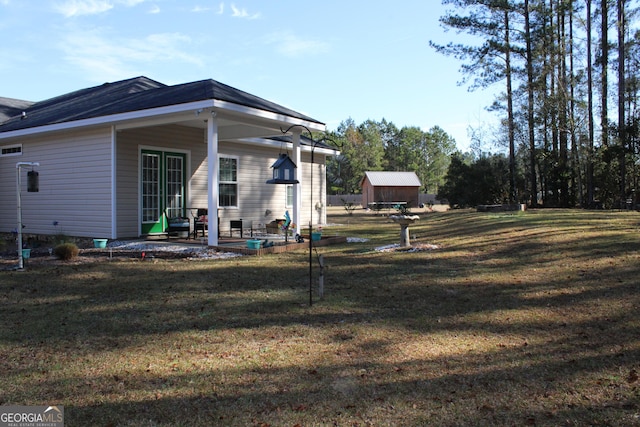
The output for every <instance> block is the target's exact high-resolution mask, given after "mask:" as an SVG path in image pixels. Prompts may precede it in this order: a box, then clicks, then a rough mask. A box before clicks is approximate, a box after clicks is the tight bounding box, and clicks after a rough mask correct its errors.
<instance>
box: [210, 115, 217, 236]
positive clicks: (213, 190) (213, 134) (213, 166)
mask: <svg viewBox="0 0 640 427" xmlns="http://www.w3.org/2000/svg"><path fill="white" fill-rule="evenodd" d="M207 162H208V167H207V188H208V191H207V212H208V221H209V224H208V228H209V235H208V242H207V244H208V245H209V246H218V232H219V230H218V188H219V183H218V120H217V119H216V112H215V111H212V112H211V117H210V118H209V119H207Z"/></svg>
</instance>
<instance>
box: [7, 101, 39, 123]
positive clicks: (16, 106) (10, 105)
mask: <svg viewBox="0 0 640 427" xmlns="http://www.w3.org/2000/svg"><path fill="white" fill-rule="evenodd" d="M31 105H33V102H31V101H23V100H21V99H13V98H3V97H0V123H2V122H3V121H5V120H8V119H9V118H10V117H13V116H20V115H22V112H23V111H24V110H26V109H27V108H29V107H30V106H31Z"/></svg>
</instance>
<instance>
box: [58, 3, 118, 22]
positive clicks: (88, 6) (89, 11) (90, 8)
mask: <svg viewBox="0 0 640 427" xmlns="http://www.w3.org/2000/svg"><path fill="white" fill-rule="evenodd" d="M54 8H55V9H56V11H57V12H58V13H61V14H62V15H64V16H66V17H67V18H71V17H73V16H80V15H95V14H97V13H103V12H106V11H108V10H110V9H112V8H113V3H111V2H110V1H108V0H67V1H65V2H62V3H56V4H55V5H54Z"/></svg>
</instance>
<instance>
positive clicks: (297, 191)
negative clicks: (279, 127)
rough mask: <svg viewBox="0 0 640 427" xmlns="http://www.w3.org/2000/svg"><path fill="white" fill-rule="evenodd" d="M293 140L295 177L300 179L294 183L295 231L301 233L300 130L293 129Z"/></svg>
mask: <svg viewBox="0 0 640 427" xmlns="http://www.w3.org/2000/svg"><path fill="white" fill-rule="evenodd" d="M291 141H292V142H293V148H292V155H293V158H292V159H291V160H292V161H293V163H295V165H296V166H297V168H296V169H294V173H295V176H294V179H297V180H298V183H297V184H294V185H293V217H292V218H293V219H292V221H293V223H294V224H295V225H296V230H295V233H297V234H301V231H302V227H301V225H302V222H301V220H302V218H301V212H302V191H301V187H302V169H301V168H302V164H301V163H300V132H297V131H295V130H294V131H293V133H292V135H291Z"/></svg>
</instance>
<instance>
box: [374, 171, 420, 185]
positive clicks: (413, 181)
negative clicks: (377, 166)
mask: <svg viewBox="0 0 640 427" xmlns="http://www.w3.org/2000/svg"><path fill="white" fill-rule="evenodd" d="M365 179H368V180H369V182H370V183H371V185H372V186H374V187H420V186H421V185H422V184H420V179H419V178H418V176H417V175H416V174H415V172H386V171H370V172H365V173H364V178H363V180H362V182H364V180H365ZM361 185H362V183H361Z"/></svg>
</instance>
